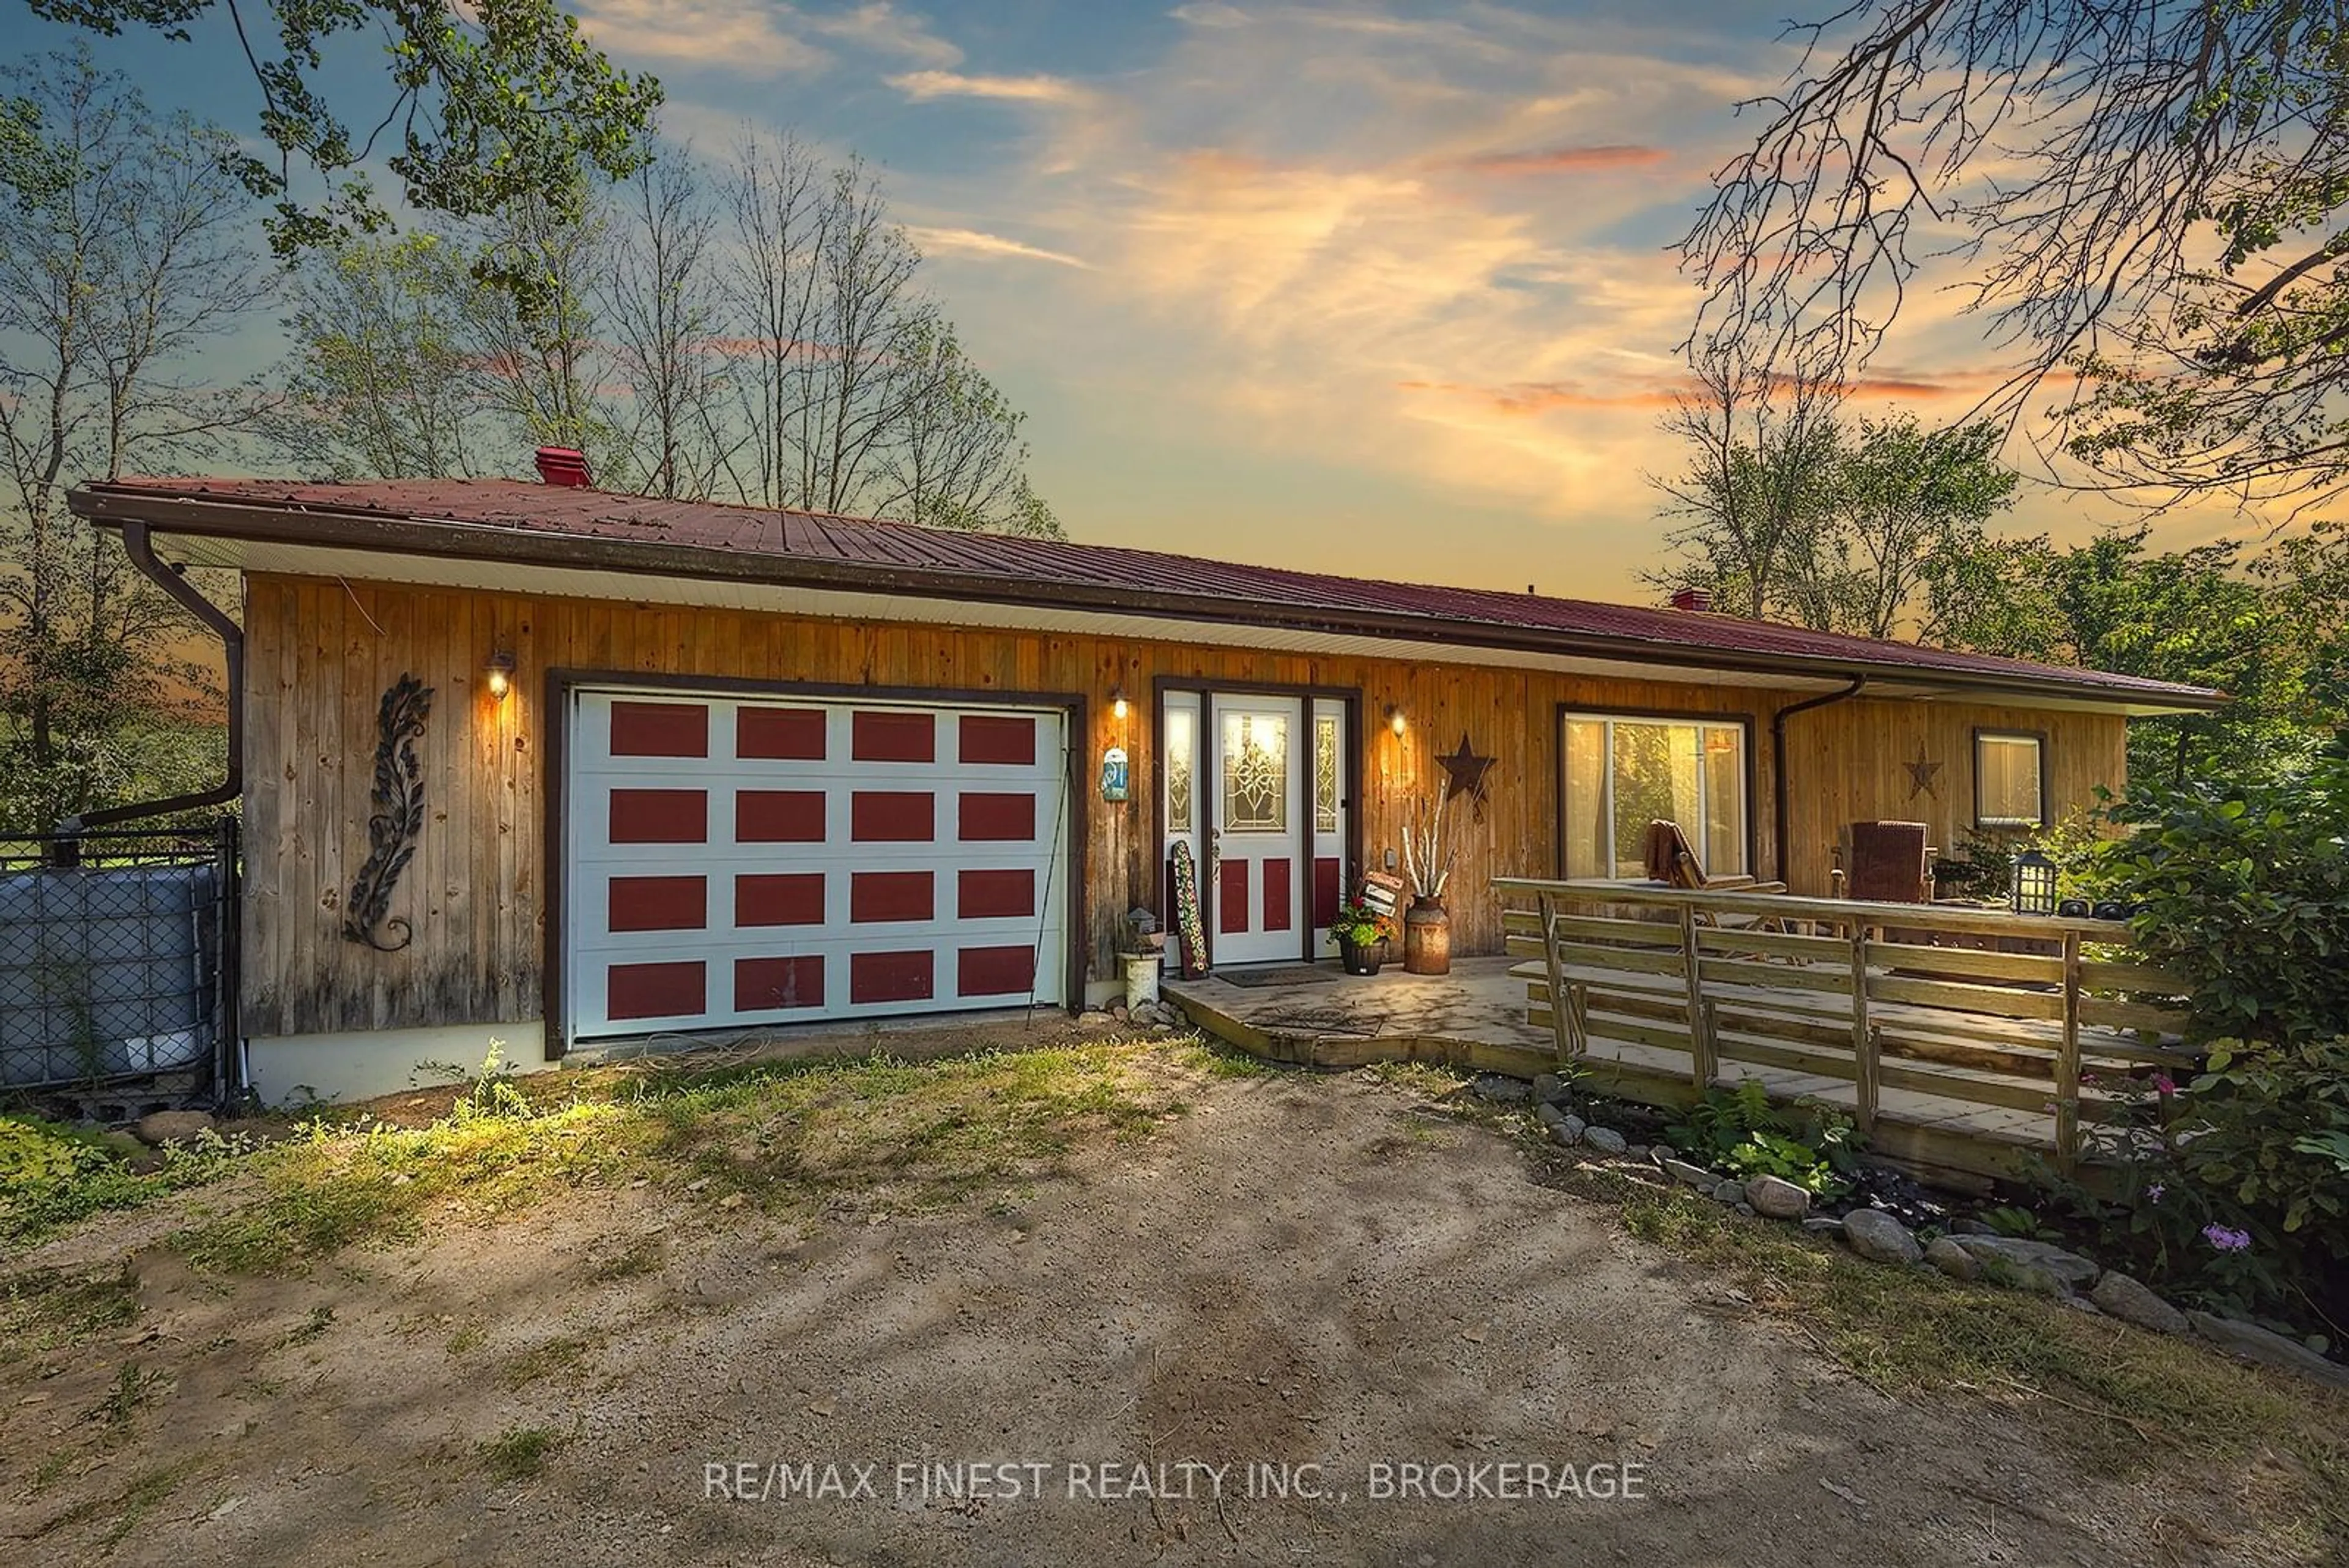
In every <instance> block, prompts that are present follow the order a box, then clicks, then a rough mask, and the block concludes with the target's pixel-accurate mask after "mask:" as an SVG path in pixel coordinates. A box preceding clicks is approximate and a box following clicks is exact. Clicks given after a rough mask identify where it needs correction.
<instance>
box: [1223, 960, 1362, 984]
mask: <svg viewBox="0 0 2349 1568" xmlns="http://www.w3.org/2000/svg"><path fill="white" fill-rule="evenodd" d="M1342 972H1344V971H1341V970H1340V969H1339V967H1338V966H1337V965H1336V964H1334V963H1329V964H1319V963H1276V964H1250V965H1248V966H1247V967H1245V968H1241V969H1219V970H1217V971H1216V979H1217V980H1220V981H1226V982H1228V983H1230V984H1232V985H1244V986H1249V987H1255V986H1259V985H1302V984H1304V983H1305V982H1306V981H1309V980H1328V979H1330V978H1331V977H1332V976H1334V975H1337V974H1340V973H1342Z"/></svg>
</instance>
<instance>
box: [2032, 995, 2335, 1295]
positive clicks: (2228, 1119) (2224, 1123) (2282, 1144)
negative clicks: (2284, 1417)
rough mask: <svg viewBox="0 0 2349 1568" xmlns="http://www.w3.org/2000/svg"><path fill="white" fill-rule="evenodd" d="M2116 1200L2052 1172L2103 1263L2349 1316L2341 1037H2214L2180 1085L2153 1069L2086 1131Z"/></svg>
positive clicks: (2173, 1285)
mask: <svg viewBox="0 0 2349 1568" xmlns="http://www.w3.org/2000/svg"><path fill="white" fill-rule="evenodd" d="M2091 1147H2092V1149H2093V1150H2094V1151H2095V1152H2099V1153H2103V1154H2105V1155H2107V1156H2109V1157H2111V1158H2113V1160H2114V1162H2115V1165H2116V1168H2117V1169H2118V1170H2119V1172H2120V1178H2121V1180H2122V1181H2123V1183H2124V1184H2125V1185H2124V1188H2123V1189H2122V1191H2121V1192H2120V1194H2119V1195H2118V1196H2117V1198H2102V1197H2096V1196H2094V1195H2091V1194H2089V1193H2087V1192H2085V1190H2084V1189H2080V1188H2078V1187H2076V1186H2074V1185H2072V1184H2070V1183H2065V1182H2057V1183H2056V1187H2057V1190H2058V1193H2059V1196H2060V1197H2061V1199H2062V1200H2063V1202H2064V1207H2065V1208H2066V1209H2067V1210H2069V1212H2070V1215H2071V1217H2072V1218H2073V1219H2074V1220H2075V1222H2077V1223H2078V1224H2080V1225H2082V1226H2084V1227H2085V1228H2086V1229H2087V1230H2088V1231H2090V1233H2091V1236H2092V1240H2093V1244H2094V1247H2095V1250H2096V1251H2098V1254H2099V1257H2100V1258H2101V1259H2102V1261H2103V1262H2106V1264H2107V1265H2109V1266H2113V1267H2121V1268H2127V1269H2128V1270H2130V1271H2132V1272H2137V1273H2138V1274H2140V1275H2141V1276H2142V1277H2144V1278H2147V1279H2148V1280H2152V1281H2155V1282H2158V1283H2160V1284H2161V1285H2162V1286H2163V1287H2164V1288H2165V1289H2166V1290H2168V1291H2169V1292H2171V1293H2174V1294H2177V1295H2179V1296H2181V1297H2183V1298H2184V1299H2186V1300H2188V1301H2189V1302H2193V1303H2198V1304H2200V1305H2203V1306H2208V1307H2210V1308H2213V1309H2215V1310H2219V1311H2222V1312H2229V1313H2234V1314H2252V1315H2258V1316H2264V1317H2269V1318H2272V1319H2276V1320H2279V1321H2282V1322H2283V1323H2286V1324H2292V1325H2293V1326H2295V1327H2302V1328H2313V1329H2319V1330H2321V1331H2323V1333H2325V1334H2327V1335H2328V1336H2329V1337H2333V1338H2334V1339H2336V1340H2337V1339H2338V1338H2339V1337H2341V1334H2342V1331H2343V1329H2344V1326H2349V1039H2333V1040H2326V1041H2322V1042H2302V1043H2298V1044H2282V1045H2279V1044H2261V1043H2251V1044H2246V1043H2243V1042H2240V1041H2222V1042H2220V1043H2218V1044H2215V1045H2214V1046H2213V1047H2212V1049H2211V1052H2210V1057H2209V1066H2208V1069H2207V1070H2206V1071H2204V1072H2203V1073H2202V1074H2200V1075H2198V1076H2197V1077H2196V1078H2195V1079H2194V1080H2193V1082H2192V1083H2190V1084H2189V1085H2186V1086H2185V1087H2184V1088H2182V1089H2177V1088H2172V1087H2170V1086H2168V1081H2167V1080H2166V1079H2165V1080H2157V1081H2156V1085H2155V1087H2154V1088H2153V1089H2152V1090H2150V1091H2148V1092H2147V1093H2144V1094H2141V1095H2138V1096H2135V1097H2134V1098H2133V1099H2131V1100H2128V1101H2126V1102H2125V1103H2124V1105H2123V1106H2122V1111H2121V1115H2120V1117H2119V1119H2118V1120H2117V1121H2116V1122H2115V1123H2114V1124H2112V1125H2110V1126H2108V1127H2104V1128H2101V1129H2098V1130H2097V1131H2096V1132H2095V1134H2094V1135H2093V1142H2092V1146H2091Z"/></svg>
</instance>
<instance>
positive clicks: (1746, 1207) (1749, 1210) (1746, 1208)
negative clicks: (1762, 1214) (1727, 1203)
mask: <svg viewBox="0 0 2349 1568" xmlns="http://www.w3.org/2000/svg"><path fill="white" fill-rule="evenodd" d="M1737 1211H1738V1212H1739V1213H1740V1214H1743V1215H1744V1216H1745V1217H1746V1218H1747V1219H1748V1220H1751V1219H1753V1218H1754V1205H1752V1204H1751V1203H1740V1204H1739V1205H1738V1206H1737Z"/></svg>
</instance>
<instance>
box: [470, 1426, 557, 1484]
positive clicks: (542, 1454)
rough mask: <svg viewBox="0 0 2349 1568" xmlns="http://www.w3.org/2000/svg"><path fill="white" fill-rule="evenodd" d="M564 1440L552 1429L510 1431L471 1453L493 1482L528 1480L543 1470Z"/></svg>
mask: <svg viewBox="0 0 2349 1568" xmlns="http://www.w3.org/2000/svg"><path fill="white" fill-rule="evenodd" d="M562 1446H563V1438H562V1437H561V1435H560V1434H558V1433H557V1432H556V1431H555V1430H554V1428H552V1427H509V1428H506V1429H505V1430H504V1431H502V1432H500V1433H499V1434H498V1435H497V1436H496V1437H494V1438H491V1439H490V1440H489V1441H487V1442H485V1443H482V1444H481V1446H480V1447H478V1448H477V1449H474V1450H473V1451H474V1452H475V1453H476V1454H478V1455H480V1456H481V1468H482V1469H484V1470H487V1471H488V1472H489V1475H490V1479H491V1480H494V1481H499V1482H505V1481H518V1480H529V1479H530V1478H531V1477H533V1476H534V1475H536V1474H537V1473H538V1472H539V1471H540V1470H542V1469H545V1468H546V1461H547V1460H548V1459H550V1458H552V1457H553V1456H554V1450H555V1449H559V1448H561V1447H562Z"/></svg>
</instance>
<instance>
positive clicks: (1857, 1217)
mask: <svg viewBox="0 0 2349 1568" xmlns="http://www.w3.org/2000/svg"><path fill="white" fill-rule="evenodd" d="M1843 1239H1844V1240H1845V1241H1848V1242H1849V1243H1851V1250H1852V1251H1855V1252H1857V1253H1858V1254H1859V1255H1860V1256H1861V1257H1863V1258H1866V1259H1868V1261H1870V1262H1878V1263H1913V1262H1917V1261H1918V1260H1920V1258H1922V1257H1924V1255H1925V1252H1924V1249H1923V1248H1921V1247H1920V1246H1918V1245H1917V1238H1916V1237H1914V1236H1912V1235H1910V1234H1909V1227H1908V1226H1906V1225H1903V1224H1902V1223H1900V1221H1899V1220H1895V1219H1894V1218H1893V1217H1892V1216H1891V1215H1889V1214H1887V1213H1886V1212H1884V1210H1881V1209H1855V1210H1852V1211H1851V1212H1850V1213H1848V1214H1847V1215H1845V1216H1844V1217H1843Z"/></svg>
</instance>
